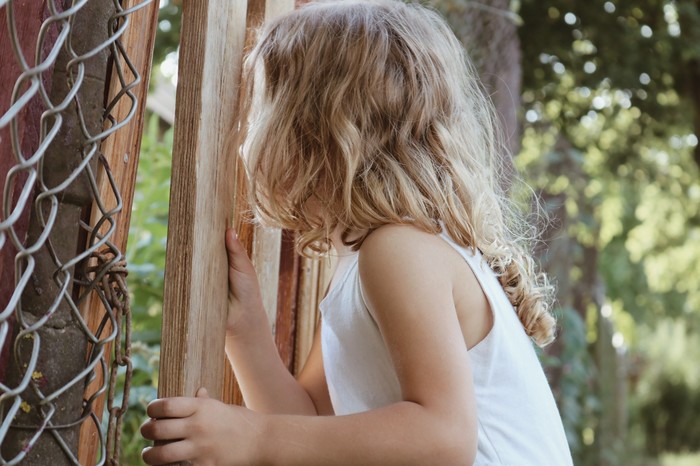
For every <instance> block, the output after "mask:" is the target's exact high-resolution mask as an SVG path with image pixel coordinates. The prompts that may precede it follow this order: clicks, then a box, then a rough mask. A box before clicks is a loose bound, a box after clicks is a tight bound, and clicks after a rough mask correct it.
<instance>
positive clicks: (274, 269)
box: [222, 0, 294, 405]
mask: <svg viewBox="0 0 700 466" xmlns="http://www.w3.org/2000/svg"><path fill="white" fill-rule="evenodd" d="M293 9H294V1H293V0H249V1H248V5H247V22H246V32H245V51H248V50H250V48H251V47H252V46H253V43H254V40H255V34H254V32H255V30H256V29H257V28H259V27H260V26H261V25H262V24H263V22H264V21H266V20H269V19H271V18H273V17H274V16H276V15H279V14H283V13H285V12H288V11H291V10H293ZM242 98H243V89H240V94H239V100H241V99H242ZM241 103H242V102H241ZM232 141H233V142H232V143H231V144H230V147H233V148H236V147H238V140H237V138H236V137H234V138H233V139H232ZM234 178H235V180H236V187H235V191H234V196H233V206H234V212H233V214H232V218H233V223H232V225H233V226H234V228H235V229H236V231H237V232H238V237H239V239H240V241H241V242H242V243H243V245H244V246H246V249H247V250H248V253H249V254H250V256H251V259H252V261H253V264H254V265H255V267H256V270H257V272H258V280H259V281H260V284H261V287H262V294H263V304H264V306H265V310H266V313H267V316H268V319H269V321H270V325H271V327H273V330H274V325H275V323H276V321H277V317H276V314H277V289H278V283H279V256H280V247H281V245H280V244H281V233H280V232H279V231H275V230H271V229H261V228H260V227H258V226H254V224H253V223H252V222H251V219H250V217H249V207H250V206H249V205H248V204H247V189H248V186H247V180H246V176H245V169H244V168H243V164H242V161H241V160H240V159H237V160H236V165H235V175H234ZM224 360H225V359H224ZM223 373H224V377H223V378H224V382H223V383H224V385H223V392H222V400H223V401H224V402H226V403H231V404H237V405H241V404H243V396H242V394H241V392H240V389H239V388H238V385H237V384H236V381H235V377H234V374H233V371H232V370H231V366H230V365H229V364H228V361H226V362H225V363H224V367H223Z"/></svg>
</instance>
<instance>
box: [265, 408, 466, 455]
mask: <svg viewBox="0 0 700 466" xmlns="http://www.w3.org/2000/svg"><path fill="white" fill-rule="evenodd" d="M262 423H263V424H264V427H263V429H262V434H261V437H260V438H261V442H262V446H261V447H260V458H259V461H258V462H255V463H254V464H260V465H266V466H267V465H270V466H273V465H274V466H296V465H299V466H315V465H319V466H327V465H330V464H332V465H334V466H342V465H348V466H355V465H358V464H361V465H363V466H372V465H377V466H392V465H397V466H399V465H400V466H411V465H434V464H439V465H441V466H453V465H454V466H457V465H459V466H462V465H471V464H472V462H473V460H474V455H475V453H476V425H475V424H474V422H471V421H469V420H468V419H459V418H458V417H457V416H455V415H454V414H452V413H447V412H444V413H442V414H438V413H436V412H434V411H430V410H428V409H426V408H425V407H423V406H421V405H419V404H417V403H413V402H407V401H404V402H400V403H396V404H393V405H390V406H387V407H385V408H381V409H376V410H372V411H367V412H364V413H360V414H353V415H349V416H321V417H301V416H266V417H265V418H264V419H263V421H262Z"/></svg>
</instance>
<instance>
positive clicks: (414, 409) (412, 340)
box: [143, 226, 481, 466]
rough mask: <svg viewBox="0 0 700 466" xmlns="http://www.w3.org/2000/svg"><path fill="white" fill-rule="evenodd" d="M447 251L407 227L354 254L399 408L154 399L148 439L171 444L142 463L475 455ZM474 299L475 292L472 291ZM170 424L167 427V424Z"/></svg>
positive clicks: (454, 459)
mask: <svg viewBox="0 0 700 466" xmlns="http://www.w3.org/2000/svg"><path fill="white" fill-rule="evenodd" d="M454 264H455V261H454V251H452V250H451V248H450V246H449V245H447V244H446V243H444V242H443V241H442V239H440V238H438V237H436V236H433V235H429V234H427V233H423V232H420V231H418V230H416V229H414V228H411V227H395V226H386V227H382V228H380V229H379V230H377V231H375V232H374V233H372V235H371V236H370V237H368V238H367V239H366V240H365V243H364V244H363V246H362V249H361V252H360V265H359V266H360V275H361V281H362V285H363V291H364V296H365V299H366V301H367V305H368V307H369V309H370V311H371V312H372V315H373V316H374V318H375V319H376V321H377V324H378V326H379V328H380V330H381V332H382V336H383V338H384V340H385V342H386V344H387V348H388V349H389V352H390V354H391V357H392V360H393V363H394V366H395V368H396V372H397V375H398V378H399V381H400V384H401V389H402V398H403V401H401V402H399V403H395V404H392V405H389V406H387V407H385V408H382V409H377V410H372V411H368V412H365V413H360V414H355V415H350V416H336V417H304V416H290V415H261V414H257V413H254V412H251V411H249V410H247V409H245V408H239V407H233V406H224V405H223V404H221V403H219V402H217V401H214V400H208V399H197V398H173V399H164V400H157V401H155V402H153V403H152V404H151V405H150V406H149V410H148V413H149V415H150V416H152V417H154V418H158V420H157V421H151V422H149V423H147V424H146V425H144V428H143V433H144V436H146V437H147V438H152V439H157V440H173V439H180V440H179V441H176V442H173V443H170V444H168V445H164V446H158V447H154V448H152V449H150V450H148V451H146V452H145V453H144V459H145V460H146V461H147V462H148V463H149V464H165V463H166V462H171V461H179V460H184V459H190V460H193V461H194V462H195V464H230V465H243V464H246V465H247V464H259V465H267V464H271V465H305V466H313V465H331V464H332V465H367V466H371V465H382V466H390V465H402V466H406V465H433V464H439V465H465V464H471V463H472V461H473V458H474V455H475V452H476V408H475V402H474V392H473V385H472V382H471V371H470V366H469V357H468V354H467V348H466V344H465V342H464V338H463V336H462V333H461V331H460V326H459V322H458V319H457V313H456V310H455V307H454V300H453V297H452V286H453V283H454V281H455V270H456V266H455V265H454ZM473 291H474V292H475V293H477V292H478V293H480V292H481V290H480V289H475V290H473ZM166 418H175V419H166Z"/></svg>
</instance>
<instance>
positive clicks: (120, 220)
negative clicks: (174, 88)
mask: <svg viewBox="0 0 700 466" xmlns="http://www.w3.org/2000/svg"><path fill="white" fill-rule="evenodd" d="M141 2H142V0H126V1H124V2H123V3H122V7H123V8H124V9H125V10H126V9H129V8H132V7H133V6H135V5H137V4H139V3H141ZM128 18H129V23H130V24H129V27H128V28H127V29H126V30H125V31H124V35H123V36H122V38H121V40H120V42H121V44H122V45H123V47H124V50H125V51H126V54H127V56H128V57H129V59H130V60H131V63H132V64H133V65H134V68H135V69H136V70H137V71H138V73H139V74H140V77H141V83H140V84H139V85H138V86H137V87H135V88H134V89H132V92H133V93H134V95H135V96H136V98H137V102H136V104H135V105H136V112H135V113H134V115H133V117H132V118H131V120H130V121H129V123H128V124H127V125H126V126H124V127H122V128H121V129H120V130H119V131H117V132H116V133H115V134H114V135H113V136H112V137H110V138H108V139H107V140H106V141H105V142H104V143H103V144H102V147H101V151H102V153H103V154H104V157H105V159H106V161H107V164H108V166H109V167H110V170H111V173H112V176H113V177H114V182H115V184H116V185H117V187H118V189H119V194H120V195H121V202H122V210H121V212H120V213H119V215H118V217H117V227H116V230H115V231H114V234H113V235H112V237H111V239H110V241H111V242H112V243H113V244H114V245H115V246H116V247H117V248H118V249H119V250H120V251H122V252H124V250H125V249H126V243H127V239H128V236H129V234H128V233H129V224H130V221H131V204H132V201H133V197H134V186H135V183H136V171H137V168H138V162H139V153H140V149H141V134H142V132H143V122H144V119H143V114H144V112H145V109H146V96H147V94H148V82H149V79H150V75H151V65H152V60H153V47H154V44H155V32H156V24H157V21H158V2H157V1H153V2H152V3H151V4H149V5H147V6H145V7H143V8H141V9H140V10H137V11H135V12H133V13H132V14H131V15H129V17H128ZM124 68H126V66H124ZM125 73H126V75H127V76H126V79H127V80H129V79H134V78H135V77H134V76H131V73H130V72H129V71H126V70H125ZM121 89H122V85H121V83H120V82H119V78H118V76H117V72H116V70H114V69H113V70H112V75H111V77H110V83H109V94H108V99H107V100H108V101H110V100H112V99H113V98H115V97H116V96H117V94H118V93H119V91H120V90H121ZM132 105H133V104H132V102H131V100H130V99H129V98H127V97H126V96H123V97H122V98H121V99H120V101H119V103H118V104H117V106H116V107H115V108H114V109H113V110H112V112H111V114H112V116H114V118H115V119H116V121H124V120H125V119H126V117H127V115H128V114H129V112H130V111H131V109H132ZM97 184H98V188H99V190H100V198H101V199H102V201H103V203H104V205H105V207H106V208H107V209H111V208H115V207H116V206H117V200H116V199H115V198H114V193H113V191H112V187H111V184H110V181H109V179H108V177H107V176H106V173H105V172H104V170H100V171H99V172H98V179H97ZM100 216H101V215H100V214H99V209H98V208H97V206H96V205H93V207H92V213H91V222H90V224H91V225H95V224H96V221H97V220H98V219H99V217H100ZM82 311H83V315H84V316H85V318H86V320H87V323H88V327H89V328H90V331H91V332H93V334H96V333H97V331H98V328H99V326H100V323H101V322H102V319H103V317H104V308H103V304H102V302H101V301H100V299H99V297H98V296H97V294H96V293H93V294H92V295H91V296H90V299H88V300H86V301H85V306H84V307H83V309H82ZM111 331H112V329H111V326H109V325H108V326H107V328H105V329H103V333H102V338H104V337H105V336H106V335H109V333H110V332H111ZM110 349H111V345H106V346H105V348H104V354H105V355H107V358H109V354H110ZM98 367H99V366H98ZM104 379H105V374H101V373H98V374H96V379H94V380H93V381H92V382H91V383H90V385H89V386H88V387H87V389H86V394H85V396H86V397H90V396H92V395H93V394H94V393H95V392H96V391H97V390H99V388H100V387H102V385H103V384H104ZM104 401H105V395H102V396H101V397H100V398H98V399H97V400H95V402H94V403H93V407H94V413H95V416H96V417H97V420H98V422H99V420H101V419H102V412H103V407H104ZM98 447H99V440H98V432H97V429H96V428H95V426H94V424H93V422H92V420H91V419H88V420H87V421H86V422H85V423H83V425H82V426H81V430H80V447H79V450H78V458H79V461H80V464H82V465H86V466H87V465H93V464H95V462H96V459H97V453H98Z"/></svg>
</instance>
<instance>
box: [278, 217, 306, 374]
mask: <svg viewBox="0 0 700 466" xmlns="http://www.w3.org/2000/svg"><path fill="white" fill-rule="evenodd" d="M294 237H295V235H294V233H293V232H291V231H288V230H285V231H283V232H282V245H281V248H280V271H279V285H278V291H277V322H276V324H275V343H276V344H277V351H278V352H279V354H280V358H282V362H283V363H284V365H285V366H286V367H287V369H288V370H289V372H294V337H295V335H296V315H297V293H298V288H299V262H300V257H299V255H298V254H297V253H296V251H295V250H294Z"/></svg>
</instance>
